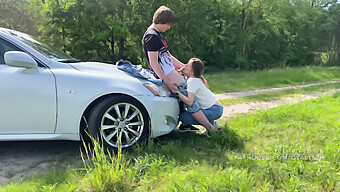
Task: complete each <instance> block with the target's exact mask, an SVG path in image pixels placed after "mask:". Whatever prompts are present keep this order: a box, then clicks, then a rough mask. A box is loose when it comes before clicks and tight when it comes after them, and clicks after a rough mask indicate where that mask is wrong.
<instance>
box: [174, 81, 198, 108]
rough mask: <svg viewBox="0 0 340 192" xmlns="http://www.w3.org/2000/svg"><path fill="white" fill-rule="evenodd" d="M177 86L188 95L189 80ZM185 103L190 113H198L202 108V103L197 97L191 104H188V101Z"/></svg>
mask: <svg viewBox="0 0 340 192" xmlns="http://www.w3.org/2000/svg"><path fill="white" fill-rule="evenodd" d="M177 88H178V90H179V91H180V92H181V93H182V94H183V95H185V96H188V91H187V81H183V82H182V83H180V84H179V85H177ZM184 105H185V107H186V111H187V112H189V113H196V112H197V111H199V110H200V109H201V107H200V105H199V104H198V102H197V99H196V97H195V98H194V101H193V103H192V105H191V106H189V105H187V104H186V103H184Z"/></svg>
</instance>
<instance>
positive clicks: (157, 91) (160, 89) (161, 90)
mask: <svg viewBox="0 0 340 192" xmlns="http://www.w3.org/2000/svg"><path fill="white" fill-rule="evenodd" d="M144 86H145V87H146V88H147V89H149V91H151V93H153V94H154V95H155V96H160V97H166V96H170V95H171V93H170V91H169V90H168V88H167V87H165V85H162V86H159V85H155V84H153V83H144Z"/></svg>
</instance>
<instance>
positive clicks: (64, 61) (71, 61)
mask: <svg viewBox="0 0 340 192" xmlns="http://www.w3.org/2000/svg"><path fill="white" fill-rule="evenodd" d="M58 61H59V62H62V63H80V62H81V61H80V60H74V59H61V60H58Z"/></svg>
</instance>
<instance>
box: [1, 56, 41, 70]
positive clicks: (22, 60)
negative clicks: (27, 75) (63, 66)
mask: <svg viewBox="0 0 340 192" xmlns="http://www.w3.org/2000/svg"><path fill="white" fill-rule="evenodd" d="M4 59H5V63H6V64H7V65H8V66H11V67H20V68H26V69H27V72H34V71H36V70H37V69H38V64H37V62H36V61H35V60H34V59H33V58H32V57H31V56H29V55H28V54H27V53H24V52H22V51H8V52H6V53H5V55H4Z"/></svg>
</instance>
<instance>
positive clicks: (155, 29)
mask: <svg viewBox="0 0 340 192" xmlns="http://www.w3.org/2000/svg"><path fill="white" fill-rule="evenodd" d="M174 22H175V15H174V13H173V11H172V10H171V9H170V8H168V7H166V6H161V7H159V8H158V9H157V10H156V12H155V13H154V16H153V23H152V24H151V26H150V27H149V28H148V29H147V30H146V32H145V34H144V36H143V42H142V43H143V51H144V54H145V56H146V58H147V62H148V65H149V68H151V69H152V70H153V71H154V72H155V74H156V75H157V77H158V78H160V79H163V81H164V83H165V85H166V86H167V87H169V89H170V90H171V92H173V93H175V92H176V91H177V90H179V91H180V92H181V93H183V94H184V95H187V91H186V80H185V79H184V77H183V76H182V75H181V74H180V73H179V72H178V71H177V70H176V69H180V68H183V67H184V64H183V63H182V62H180V61H179V60H178V59H176V58H175V57H174V56H172V55H171V54H170V52H169V49H168V45H167V43H166V42H165V40H164V38H163V37H162V35H161V33H163V32H166V31H167V30H169V29H170V27H171V25H172V24H173V23H174ZM186 107H187V111H188V112H190V113H191V115H192V117H194V118H195V119H196V121H197V122H199V123H200V124H201V125H203V126H204V127H205V128H206V129H207V130H208V131H209V132H211V131H213V130H214V126H213V125H212V124H211V123H210V122H209V121H208V119H207V118H206V116H205V115H204V113H203V112H202V110H201V109H200V106H199V105H198V102H197V101H196V99H195V101H194V103H193V105H191V106H186ZM181 128H182V129H186V128H191V129H196V131H197V130H198V129H197V128H194V127H192V126H189V127H181Z"/></svg>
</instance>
